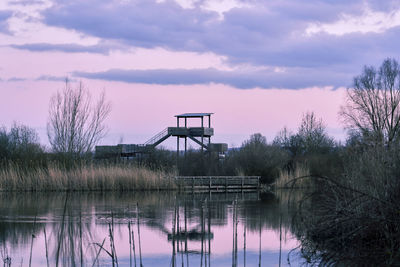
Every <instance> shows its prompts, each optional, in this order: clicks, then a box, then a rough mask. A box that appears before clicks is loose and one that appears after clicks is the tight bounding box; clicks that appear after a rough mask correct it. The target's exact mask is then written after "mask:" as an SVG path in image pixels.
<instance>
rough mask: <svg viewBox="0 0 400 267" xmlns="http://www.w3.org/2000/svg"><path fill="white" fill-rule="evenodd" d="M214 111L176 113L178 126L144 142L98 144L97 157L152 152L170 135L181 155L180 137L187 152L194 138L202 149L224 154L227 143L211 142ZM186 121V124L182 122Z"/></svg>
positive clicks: (133, 155) (134, 155)
mask: <svg viewBox="0 0 400 267" xmlns="http://www.w3.org/2000/svg"><path fill="white" fill-rule="evenodd" d="M212 114H213V113H184V114H179V115H175V117H176V127H167V128H165V129H164V130H162V131H161V132H159V133H158V134H156V135H155V136H153V137H152V138H150V139H149V140H148V141H147V142H145V143H144V144H119V145H117V146H96V153H95V157H96V158H107V157H115V156H117V155H119V156H120V157H136V156H138V155H143V154H146V153H151V152H152V151H153V150H154V148H155V147H156V146H158V145H159V144H161V143H162V142H164V141H165V140H166V139H168V138H169V137H170V136H173V137H176V152H177V155H178V156H179V152H180V143H179V141H180V139H184V144H185V153H186V151H187V141H188V139H190V140H192V141H193V142H195V143H196V144H198V145H199V146H200V148H201V151H204V150H205V151H207V152H214V153H218V154H224V153H225V152H226V151H227V150H228V145H227V144H225V143H211V137H212V136H213V135H214V128H212V127H211V115H212ZM195 119H197V120H200V125H197V126H194V125H189V122H190V123H192V122H193V120H195ZM182 123H184V124H182Z"/></svg>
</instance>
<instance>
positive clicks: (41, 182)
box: [0, 164, 176, 191]
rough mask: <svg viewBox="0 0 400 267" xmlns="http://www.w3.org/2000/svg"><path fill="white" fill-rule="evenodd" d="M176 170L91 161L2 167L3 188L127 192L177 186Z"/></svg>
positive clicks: (1, 183) (0, 176) (0, 181)
mask: <svg viewBox="0 0 400 267" xmlns="http://www.w3.org/2000/svg"><path fill="white" fill-rule="evenodd" d="M173 177H174V173H172V172H165V171H163V170H151V169H149V168H146V167H142V166H135V165H94V164H88V165H83V166H80V167H76V168H71V169H65V168H62V167H59V166H57V165H56V164H50V165H49V166H48V167H47V168H38V169H33V170H30V171H26V170H25V169H22V168H20V167H19V166H18V165H9V166H8V168H4V169H2V170H0V190H7V191H68V190H72V191H109V190H114V191H126V190H171V189H175V188H176V187H175V183H174V180H173Z"/></svg>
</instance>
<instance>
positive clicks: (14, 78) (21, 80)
mask: <svg viewBox="0 0 400 267" xmlns="http://www.w3.org/2000/svg"><path fill="white" fill-rule="evenodd" d="M26 80H27V79H26V78H21V77H12V78H10V79H8V80H7V81H8V82H24V81H26Z"/></svg>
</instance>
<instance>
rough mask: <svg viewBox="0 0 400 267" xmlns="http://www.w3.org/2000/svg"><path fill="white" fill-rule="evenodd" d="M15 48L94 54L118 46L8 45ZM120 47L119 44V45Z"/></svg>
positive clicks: (104, 53) (105, 51)
mask: <svg viewBox="0 0 400 267" xmlns="http://www.w3.org/2000/svg"><path fill="white" fill-rule="evenodd" d="M10 47H12V48H15V49H22V50H29V51H32V52H47V51H57V52H64V53H95V54H103V55H106V54H109V52H110V51H111V50H113V49H116V48H117V47H118V46H113V45H107V44H97V45H89V46H86V45H78V44H49V43H34V44H23V45H10ZM119 47H121V46H119Z"/></svg>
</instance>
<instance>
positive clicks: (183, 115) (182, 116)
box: [175, 113, 214, 118]
mask: <svg viewBox="0 0 400 267" xmlns="http://www.w3.org/2000/svg"><path fill="white" fill-rule="evenodd" d="M211 114H214V113H183V114H179V115H175V117H178V118H201V117H205V116H211Z"/></svg>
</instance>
